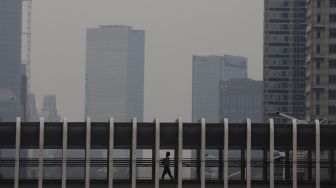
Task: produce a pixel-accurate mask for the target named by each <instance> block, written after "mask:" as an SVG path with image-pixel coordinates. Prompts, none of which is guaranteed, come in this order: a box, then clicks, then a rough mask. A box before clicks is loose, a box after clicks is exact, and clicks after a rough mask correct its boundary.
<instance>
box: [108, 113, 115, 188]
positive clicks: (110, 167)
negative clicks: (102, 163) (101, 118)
mask: <svg viewBox="0 0 336 188" xmlns="http://www.w3.org/2000/svg"><path fill="white" fill-rule="evenodd" d="M109 131H110V133H109V156H108V188H113V148H114V119H113V118H110V130H109Z"/></svg>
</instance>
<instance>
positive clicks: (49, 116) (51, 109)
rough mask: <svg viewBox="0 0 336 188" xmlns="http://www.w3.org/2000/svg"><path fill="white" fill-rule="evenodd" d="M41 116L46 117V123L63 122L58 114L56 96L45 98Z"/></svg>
mask: <svg viewBox="0 0 336 188" xmlns="http://www.w3.org/2000/svg"><path fill="white" fill-rule="evenodd" d="M40 115H41V117H44V120H45V121H46V122H59V121H60V120H61V118H60V116H59V115H58V112H57V107H56V96H55V95H47V96H44V98H43V106H42V110H41V113H40Z"/></svg>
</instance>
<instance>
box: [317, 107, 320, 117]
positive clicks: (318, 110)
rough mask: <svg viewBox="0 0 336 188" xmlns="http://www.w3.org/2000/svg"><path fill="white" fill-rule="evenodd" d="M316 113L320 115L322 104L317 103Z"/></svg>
mask: <svg viewBox="0 0 336 188" xmlns="http://www.w3.org/2000/svg"><path fill="white" fill-rule="evenodd" d="M316 115H317V116H319V115H320V105H316Z"/></svg>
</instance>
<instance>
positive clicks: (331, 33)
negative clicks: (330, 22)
mask: <svg viewBox="0 0 336 188" xmlns="http://www.w3.org/2000/svg"><path fill="white" fill-rule="evenodd" d="M329 38H336V29H329Z"/></svg>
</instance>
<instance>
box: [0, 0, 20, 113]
mask: <svg viewBox="0 0 336 188" xmlns="http://www.w3.org/2000/svg"><path fill="white" fill-rule="evenodd" d="M21 24H22V1H21V0H1V1H0V88H5V90H7V89H9V90H10V92H12V93H13V94H14V96H15V98H16V101H17V102H18V104H20V105H21V107H19V108H17V111H16V112H14V111H13V112H12V113H14V116H16V117H19V116H21V115H22V114H24V113H23V112H22V109H24V107H23V105H22V104H21V97H22V92H24V91H22V84H21V79H22V74H21V73H22V72H21V68H22V67H21V32H22V31H21V27H22V26H21ZM3 91H4V90H3ZM11 116H12V115H11ZM14 120H15V119H14Z"/></svg>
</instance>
